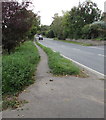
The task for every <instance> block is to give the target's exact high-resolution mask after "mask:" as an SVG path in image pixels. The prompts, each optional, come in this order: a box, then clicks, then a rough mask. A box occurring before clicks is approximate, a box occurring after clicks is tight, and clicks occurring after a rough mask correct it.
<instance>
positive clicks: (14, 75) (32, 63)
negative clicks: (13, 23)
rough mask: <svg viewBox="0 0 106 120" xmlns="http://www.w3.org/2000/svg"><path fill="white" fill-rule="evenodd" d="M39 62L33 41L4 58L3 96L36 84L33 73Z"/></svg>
mask: <svg viewBox="0 0 106 120" xmlns="http://www.w3.org/2000/svg"><path fill="white" fill-rule="evenodd" d="M38 62H39V54H38V50H37V48H36V47H35V46H34V45H33V43H32V42H31V41H28V42H25V43H24V44H22V45H21V46H20V47H17V48H16V51H15V52H14V53H11V54H10V55H3V57H2V78H3V80H2V94H3V95H6V94H8V95H9V94H13V95H14V94H16V93H18V92H19V91H21V90H23V89H24V87H25V86H28V85H30V84H32V83H33V82H34V80H33V79H32V76H33V73H34V71H35V69H36V66H37V64H38Z"/></svg>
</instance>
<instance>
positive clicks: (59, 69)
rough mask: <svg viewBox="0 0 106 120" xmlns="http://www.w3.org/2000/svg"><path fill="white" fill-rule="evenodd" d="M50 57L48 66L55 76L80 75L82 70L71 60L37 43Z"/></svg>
mask: <svg viewBox="0 0 106 120" xmlns="http://www.w3.org/2000/svg"><path fill="white" fill-rule="evenodd" d="M37 44H38V45H39V46H40V47H42V48H43V50H44V51H45V52H46V53H47V55H48V64H49V67H50V69H51V72H52V73H53V74H55V75H80V73H81V71H80V69H79V68H78V67H77V66H76V65H75V64H74V63H73V62H72V61H70V60H68V59H66V58H64V57H62V56H61V55H60V54H59V53H58V52H53V51H52V50H51V49H50V48H47V47H45V46H43V45H41V44H40V43H37Z"/></svg>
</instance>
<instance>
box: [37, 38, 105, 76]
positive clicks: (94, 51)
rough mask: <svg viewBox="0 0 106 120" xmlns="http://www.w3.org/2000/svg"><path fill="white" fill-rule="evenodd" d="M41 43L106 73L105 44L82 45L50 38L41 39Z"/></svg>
mask: <svg viewBox="0 0 106 120" xmlns="http://www.w3.org/2000/svg"><path fill="white" fill-rule="evenodd" d="M39 42H40V43H41V44H43V45H45V46H47V47H49V48H52V49H53V50H55V51H57V52H60V53H61V54H63V55H64V56H66V57H68V58H71V59H73V60H74V61H76V62H78V63H80V64H83V65H85V66H86V67H88V68H91V69H93V70H95V71H97V72H99V73H102V74H104V58H105V57H106V56H105V55H104V46H81V45H77V44H72V43H66V42H62V41H56V40H53V39H49V38H44V40H40V41H39Z"/></svg>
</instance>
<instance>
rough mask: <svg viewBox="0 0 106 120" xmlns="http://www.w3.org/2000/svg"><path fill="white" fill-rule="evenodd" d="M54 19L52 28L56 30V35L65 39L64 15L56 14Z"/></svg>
mask: <svg viewBox="0 0 106 120" xmlns="http://www.w3.org/2000/svg"><path fill="white" fill-rule="evenodd" d="M53 19H54V20H53V22H52V24H51V29H52V30H53V32H54V36H55V37H57V38H58V39H64V34H63V23H62V22H63V21H62V16H58V14H55V15H54V17H53Z"/></svg>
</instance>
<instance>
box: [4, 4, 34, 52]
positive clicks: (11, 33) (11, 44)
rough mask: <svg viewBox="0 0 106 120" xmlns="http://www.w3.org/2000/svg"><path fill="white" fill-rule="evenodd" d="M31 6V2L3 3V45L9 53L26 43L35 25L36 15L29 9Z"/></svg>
mask: <svg viewBox="0 0 106 120" xmlns="http://www.w3.org/2000/svg"><path fill="white" fill-rule="evenodd" d="M30 4H31V3H30V2H22V3H18V2H2V31H3V32H2V33H3V40H2V43H3V48H4V49H5V50H7V51H8V53H10V51H11V50H12V49H14V48H15V47H16V46H17V45H20V43H21V42H24V41H25V38H26V36H27V33H28V32H29V30H30V29H31V27H32V25H33V18H34V16H33V15H34V14H32V11H31V10H28V9H27V8H28V6H29V5H30Z"/></svg>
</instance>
